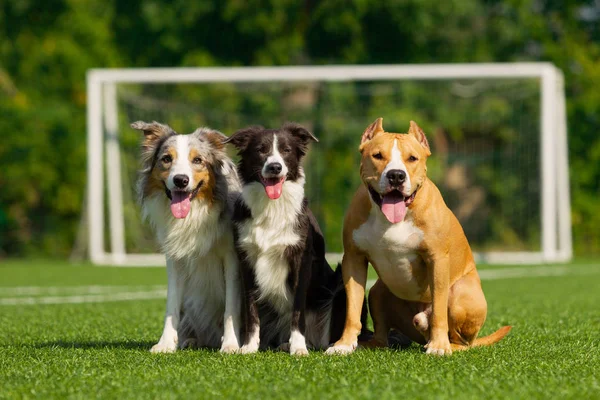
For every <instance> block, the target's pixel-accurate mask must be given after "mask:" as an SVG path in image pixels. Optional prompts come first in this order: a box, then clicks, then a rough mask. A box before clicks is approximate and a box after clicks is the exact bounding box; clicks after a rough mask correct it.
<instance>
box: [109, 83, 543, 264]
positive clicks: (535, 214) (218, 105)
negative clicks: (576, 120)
mask: <svg viewBox="0 0 600 400" xmlns="http://www.w3.org/2000/svg"><path fill="white" fill-rule="evenodd" d="M539 92H540V83H539V80H538V79H521V78H519V79H516V78H515V79H477V80H475V79H472V80H461V81H456V80H440V81H435V80H433V81H432V80H428V81H376V82H369V81H360V82H339V83H331V82H303V83H295V82H294V83H286V82H276V83H202V84H187V83H186V84H118V85H117V97H118V113H119V114H118V115H119V118H118V120H119V141H120V146H121V157H122V159H121V162H122V181H123V194H124V195H123V197H124V218H125V239H126V251H127V253H148V252H156V251H157V247H156V245H155V243H154V239H153V236H152V233H151V232H150V229H149V228H148V227H147V226H145V225H144V224H143V223H142V222H141V220H140V211H139V207H138V205H137V204H136V196H135V180H136V171H137V168H138V161H137V155H138V145H139V140H140V135H139V132H137V131H134V130H132V129H130V128H129V123H130V122H132V121H136V120H146V121H152V120H157V121H160V122H163V123H166V124H169V125H171V126H172V127H173V128H174V129H175V130H177V131H178V132H181V133H189V132H191V131H192V130H194V129H195V128H196V127H198V126H210V127H212V128H215V129H218V130H221V131H222V132H224V133H225V134H227V135H230V134H231V133H233V132H234V131H236V130H237V129H240V128H242V127H245V126H248V125H264V126H267V127H278V126H280V125H281V124H282V123H283V122H285V121H296V122H300V123H302V124H304V125H305V126H306V127H307V128H309V129H310V130H311V131H312V132H314V134H315V135H316V136H317V137H318V138H319V140H320V142H319V143H316V144H314V145H313V146H312V150H311V151H310V154H309V155H308V157H307V159H306V161H305V170H306V173H307V185H306V193H307V197H308V198H309V200H310V204H311V208H312V210H313V211H314V213H315V215H316V216H317V218H318V219H319V221H320V223H321V227H322V229H323V232H324V233H325V236H326V243H327V248H328V251H330V252H341V251H342V244H341V231H342V221H343V216H344V213H345V210H346V208H347V206H348V204H349V202H350V199H351V197H352V194H353V193H354V191H355V190H356V188H357V187H358V185H359V184H360V179H359V175H358V166H359V160H360V158H359V153H358V150H357V149H358V144H359V140H360V136H361V134H362V132H363V131H364V129H365V127H366V126H367V125H368V124H370V123H371V122H372V121H373V120H375V118H377V117H383V118H384V128H386V130H388V131H392V132H406V130H407V129H408V123H409V121H410V120H411V119H412V120H415V121H417V122H418V123H419V125H420V126H421V127H422V128H423V129H424V130H425V132H426V134H427V135H428V139H429V142H430V144H431V147H432V152H433V155H432V157H431V158H430V159H429V161H428V167H429V168H428V171H429V176H430V178H431V179H432V180H433V181H434V182H435V183H436V184H437V185H438V187H439V188H440V190H441V191H442V194H443V195H444V198H445V200H446V202H447V204H448V205H449V206H450V208H451V209H452V210H453V211H454V212H455V214H456V215H457V217H458V218H459V220H460V222H461V223H462V225H463V228H464V230H465V232H466V234H467V237H468V238H469V241H470V243H471V245H472V247H473V249H474V250H476V251H481V252H485V251H507V252H508V251H530V252H535V251H540V234H541V216H540V215H541V214H540V182H541V179H540V150H539V149H540V95H539ZM107 234H108V232H107ZM107 243H108V241H107Z"/></svg>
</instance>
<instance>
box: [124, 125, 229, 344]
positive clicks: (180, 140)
mask: <svg viewBox="0 0 600 400" xmlns="http://www.w3.org/2000/svg"><path fill="white" fill-rule="evenodd" d="M131 127H132V128H134V129H137V130H141V131H143V133H144V139H143V143H142V150H141V161H142V170H141V171H140V175H139V180H138V193H139V197H140V202H141V206H142V211H143V215H144V217H145V218H146V219H147V220H149V221H150V223H151V225H152V226H153V228H154V230H155V232H156V236H157V239H158V241H159V243H160V245H161V247H162V250H163V252H164V253H165V255H166V259H167V276H168V288H167V307H166V314H165V319H164V329H163V332H162V336H161V337H160V340H159V341H158V343H157V344H156V345H154V346H153V347H152V350H151V351H152V352H153V353H170V352H173V351H175V350H176V349H177V346H178V344H179V347H180V348H186V347H209V348H220V350H221V351H222V352H224V353H233V352H236V351H238V350H239V342H240V341H239V335H240V318H241V315H240V312H241V299H240V295H239V294H240V292H241V283H240V276H239V265H238V261H237V254H236V251H235V247H234V242H233V227H232V222H231V216H232V211H233V210H232V206H233V204H234V202H235V197H236V196H238V195H239V193H240V190H241V185H240V182H239V178H238V175H237V172H236V169H235V164H234V163H233V162H232V161H231V160H230V159H229V158H228V157H227V155H226V153H225V151H224V145H223V139H224V138H226V136H225V135H223V134H222V133H220V132H218V131H215V130H212V129H209V128H198V129H197V130H196V131H194V132H193V133H191V134H188V135H180V134H177V133H176V132H175V131H174V130H173V129H171V128H170V127H169V126H167V125H163V124H160V123H157V122H153V123H146V122H142V121H138V122H135V123H133V124H131Z"/></svg>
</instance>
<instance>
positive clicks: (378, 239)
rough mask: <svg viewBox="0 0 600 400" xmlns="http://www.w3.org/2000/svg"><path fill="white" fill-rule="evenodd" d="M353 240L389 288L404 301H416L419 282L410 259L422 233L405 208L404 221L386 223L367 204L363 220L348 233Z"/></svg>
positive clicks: (381, 216) (375, 209)
mask: <svg viewBox="0 0 600 400" xmlns="http://www.w3.org/2000/svg"><path fill="white" fill-rule="evenodd" d="M352 237H353V239H354V243H355V244H356V245H357V246H358V247H359V248H360V249H361V250H363V251H365V252H366V254H368V255H369V261H371V263H373V264H374V266H375V267H376V270H377V274H378V275H379V277H380V278H381V280H383V282H385V284H386V285H387V286H388V288H389V289H390V291H391V292H392V293H394V294H395V295H397V296H398V297H402V298H403V299H407V300H415V301H417V300H419V299H420V293H419V292H417V290H418V289H417V288H418V287H419V285H418V284H417V281H416V280H415V278H414V276H413V274H412V267H411V262H412V261H414V260H415V259H416V258H417V249H418V247H419V245H420V243H421V242H422V241H423V237H424V233H423V231H422V230H421V229H419V228H417V227H416V226H415V224H414V222H413V215H412V211H411V210H409V211H408V212H407V214H406V217H405V218H404V221H402V222H399V223H397V224H392V223H390V222H389V221H388V220H387V219H386V218H385V216H384V215H383V214H382V213H381V212H379V209H377V208H376V207H371V212H370V214H369V218H368V219H367V221H366V222H365V223H364V224H362V225H361V226H360V227H358V229H356V230H354V232H353V233H352Z"/></svg>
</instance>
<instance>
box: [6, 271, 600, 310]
mask: <svg viewBox="0 0 600 400" xmlns="http://www.w3.org/2000/svg"><path fill="white" fill-rule="evenodd" d="M579 267H596V268H594V269H583V270H582V269H581V268H579ZM597 273H600V269H598V265H596V264H589V265H578V266H577V267H576V268H573V267H568V266H562V265H554V266H553V265H547V266H537V267H515V268H500V269H488V270H480V271H479V276H480V277H481V279H482V280H497V279H514V278H533V277H548V276H564V275H587V274H597ZM375 282H376V279H369V280H368V281H367V288H371V287H372V286H373V285H374V284H375ZM35 295H37V296H38V297H32V296H35ZM3 296H13V297H3ZM15 296H16V297H15ZM18 296H30V297H18ZM166 296H167V290H166V287H165V286H164V285H152V286H100V285H95V286H62V287H61V286H47V287H44V286H21V287H3V288H0V306H11V305H12V306H14V305H36V304H83V303H106V302H113V301H132V300H153V299H162V298H165V297H166Z"/></svg>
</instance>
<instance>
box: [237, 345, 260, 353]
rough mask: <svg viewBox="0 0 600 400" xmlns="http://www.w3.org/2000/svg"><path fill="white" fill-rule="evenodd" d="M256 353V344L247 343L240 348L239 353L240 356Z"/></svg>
mask: <svg viewBox="0 0 600 400" xmlns="http://www.w3.org/2000/svg"><path fill="white" fill-rule="evenodd" d="M257 351H258V344H255V343H248V344H245V345H243V346H242V347H240V353H242V354H252V353H256V352H257Z"/></svg>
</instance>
